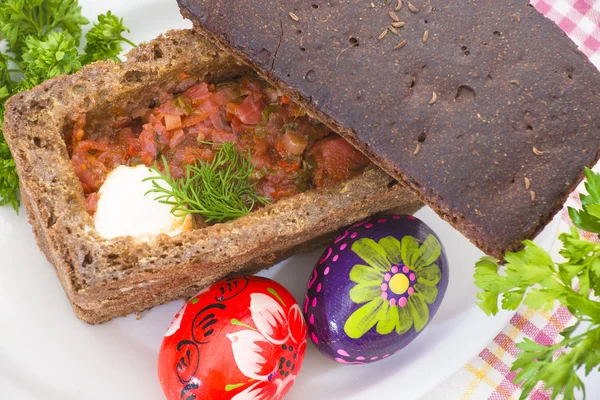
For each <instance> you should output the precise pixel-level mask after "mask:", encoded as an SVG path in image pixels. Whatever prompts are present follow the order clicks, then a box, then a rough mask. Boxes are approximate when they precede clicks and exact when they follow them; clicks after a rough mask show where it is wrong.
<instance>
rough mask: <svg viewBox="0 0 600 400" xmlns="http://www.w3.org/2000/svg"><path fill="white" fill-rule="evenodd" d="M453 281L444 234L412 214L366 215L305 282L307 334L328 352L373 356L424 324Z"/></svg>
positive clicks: (356, 358) (390, 350) (351, 358)
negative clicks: (438, 232)
mask: <svg viewBox="0 0 600 400" xmlns="http://www.w3.org/2000/svg"><path fill="white" fill-rule="evenodd" d="M447 287H448V261H447V259H446V254H445V252H444V249H443V248H442V245H441V243H440V240H439V238H438V237H437V236H436V234H435V233H434V232H433V231H432V230H431V229H430V228H429V227H428V226H427V225H425V224H424V223H423V222H422V221H420V220H419V219H417V218H415V217H413V216H404V215H386V216H380V217H373V218H368V219H366V220H364V221H362V222H359V223H357V224H355V225H353V226H351V227H350V228H348V229H347V230H346V232H344V234H343V235H341V236H339V237H338V238H337V239H335V241H334V242H333V243H332V244H331V245H330V246H329V247H328V248H327V250H325V252H324V253H323V256H322V257H321V258H320V259H319V261H318V262H317V264H316V265H315V268H314V269H313V272H312V275H311V277H310V279H309V282H308V289H307V290H306V294H305V297H304V307H303V311H304V315H305V318H306V321H308V336H309V337H310V338H311V340H312V341H313V342H314V344H315V345H316V346H317V348H318V349H319V350H320V351H321V352H322V353H323V354H324V355H325V356H326V357H328V358H331V359H334V360H336V361H338V362H340V363H344V364H366V363H371V362H375V361H378V360H381V359H384V358H387V357H389V356H390V355H392V354H394V353H396V352H397V351H399V350H401V349H402V348H404V347H405V346H406V345H408V344H409V343H410V342H411V341H412V340H414V339H415V338H416V337H417V336H418V335H419V333H421V332H422V331H423V329H424V328H425V327H426V326H427V324H428V323H429V321H430V320H431V318H433V316H434V315H435V313H436V312H437V310H438V308H439V306H440V304H441V302H442V299H443V298H444V294H445V293H446V288H447Z"/></svg>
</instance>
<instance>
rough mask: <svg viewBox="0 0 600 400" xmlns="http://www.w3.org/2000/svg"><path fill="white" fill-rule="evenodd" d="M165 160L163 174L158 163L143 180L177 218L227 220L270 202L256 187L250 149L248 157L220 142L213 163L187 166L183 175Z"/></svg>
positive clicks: (163, 160) (230, 144) (208, 220)
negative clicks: (178, 175)
mask: <svg viewBox="0 0 600 400" xmlns="http://www.w3.org/2000/svg"><path fill="white" fill-rule="evenodd" d="M162 163H163V166H164V170H165V172H164V173H163V172H161V171H160V169H159V168H158V165H156V164H155V165H154V166H153V167H152V168H151V169H152V170H153V171H154V172H155V173H156V175H157V176H153V177H150V178H146V179H144V181H152V186H153V188H152V189H151V190H149V191H148V192H146V195H148V194H151V193H155V194H158V196H157V197H156V198H155V200H157V201H159V202H161V203H163V204H169V205H171V206H173V208H172V210H171V212H172V213H173V215H176V216H178V217H182V218H185V217H187V216H188V215H189V214H198V215H200V216H202V217H203V218H204V220H205V221H206V222H224V221H228V220H231V219H235V218H239V217H242V216H244V215H246V214H249V213H250V212H252V210H253V208H254V206H255V205H256V204H267V203H268V202H269V199H268V198H266V197H262V196H260V195H259V194H258V193H257V192H256V190H255V188H254V186H255V185H256V182H253V181H252V179H251V178H252V174H253V172H254V166H253V165H252V162H251V159H250V152H248V156H247V157H245V156H243V155H241V154H240V153H239V152H238V151H237V149H236V148H235V146H234V145H233V144H232V143H223V144H221V145H220V146H219V148H218V150H217V152H216V154H215V156H214V158H213V160H212V161H211V162H204V161H196V163H194V164H189V165H187V166H186V170H185V177H183V178H174V177H173V176H172V175H171V172H170V170H169V166H168V164H167V161H166V159H165V158H164V156H163V157H162ZM165 184H166V185H165Z"/></svg>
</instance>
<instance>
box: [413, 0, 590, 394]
mask: <svg viewBox="0 0 600 400" xmlns="http://www.w3.org/2000/svg"><path fill="white" fill-rule="evenodd" d="M531 3H532V4H533V5H534V6H535V7H536V8H537V9H538V10H539V11H540V12H542V13H543V14H544V15H546V16H547V17H549V18H550V19H552V20H553V21H554V22H556V23H557V24H558V26H560V27H561V28H562V29H563V30H564V31H565V32H566V33H567V34H568V35H569V37H570V38H571V39H572V40H573V41H574V42H575V43H576V44H577V45H578V46H579V48H580V49H581V51H582V52H583V53H585V54H586V55H587V56H588V57H589V58H590V60H591V61H592V62H593V63H594V64H595V65H596V66H597V67H598V68H600V0H531ZM595 170H596V172H598V171H600V167H599V166H597V167H596V168H595ZM582 189H583V184H582V185H580V186H579V187H578V188H577V190H576V191H575V192H574V193H573V194H571V196H569V199H568V201H567V204H566V205H565V208H563V210H562V214H561V220H560V226H559V229H558V232H559V233H562V232H566V231H568V230H569V229H570V227H571V226H572V224H571V220H570V218H569V215H568V213H567V210H566V207H567V206H571V207H575V208H580V207H581V202H580V201H579V192H580V191H581V190H582ZM582 237H584V238H586V239H587V240H590V241H596V242H597V241H598V237H597V236H596V235H593V234H590V233H588V232H582ZM561 247H562V243H561V242H560V241H559V240H555V242H554V245H553V248H552V251H551V254H552V257H553V258H554V259H558V258H559V254H558V251H559V250H560V248H561ZM573 321H574V318H573V317H572V316H571V315H570V314H569V312H568V311H567V309H566V308H564V307H560V308H557V309H555V310H554V311H553V312H551V313H545V312H540V311H534V310H532V309H530V308H528V307H525V306H523V307H521V308H519V309H518V310H517V313H516V314H515V315H514V316H513V318H512V319H511V320H510V322H509V323H508V324H507V325H506V327H505V328H504V329H503V330H502V332H501V333H500V334H499V335H498V336H496V338H495V339H494V340H493V342H492V343H490V344H489V345H488V347H487V348H485V349H484V350H483V351H482V352H481V353H480V354H479V356H478V357H476V358H475V359H473V360H471V362H470V363H469V364H467V365H466V366H465V367H464V368H463V369H461V370H460V371H458V372H457V373H456V374H454V376H452V377H451V378H450V379H449V380H448V381H446V382H445V383H444V384H442V385H441V386H439V387H438V388H436V389H435V390H434V391H432V392H430V393H429V394H428V395H427V396H425V397H424V399H427V400H443V399H448V400H456V399H461V400H480V399H489V400H512V399H515V400H516V399H518V398H519V396H520V395H521V389H520V387H519V386H518V385H515V384H513V380H514V377H515V375H516V373H515V372H511V371H510V368H511V365H512V363H513V362H514V361H515V359H516V355H517V353H518V351H519V350H518V349H517V348H516V343H520V342H522V341H523V338H530V339H533V340H535V341H536V342H538V343H541V344H544V345H552V344H554V343H556V342H558V341H559V340H560V338H561V337H560V335H559V332H561V331H562V330H563V329H564V328H565V327H566V326H568V325H570V324H571V323H573ZM529 399H532V400H549V399H550V392H548V391H545V390H543V388H542V387H540V385H538V387H536V389H534V390H533V391H532V392H531V394H530V395H529Z"/></svg>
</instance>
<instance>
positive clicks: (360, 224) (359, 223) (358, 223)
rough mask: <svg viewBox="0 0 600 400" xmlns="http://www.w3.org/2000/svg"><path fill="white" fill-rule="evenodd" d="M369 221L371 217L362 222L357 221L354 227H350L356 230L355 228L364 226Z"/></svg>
mask: <svg viewBox="0 0 600 400" xmlns="http://www.w3.org/2000/svg"><path fill="white" fill-rule="evenodd" d="M370 220H371V217H369V218H367V219H365V220H362V221H359V222H357V223H355V224H354V225H352V227H353V228H357V227H359V226H363V225H364V224H366V223H367V222H369V221H370Z"/></svg>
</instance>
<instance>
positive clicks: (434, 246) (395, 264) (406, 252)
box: [344, 234, 442, 339]
mask: <svg viewBox="0 0 600 400" xmlns="http://www.w3.org/2000/svg"><path fill="white" fill-rule="evenodd" d="M351 249H352V251H353V252H354V253H355V254H356V255H358V256H359V257H360V258H361V259H362V260H363V261H364V263H365V264H357V265H354V266H353V267H352V269H351V271H350V280H351V281H352V282H354V283H356V285H354V286H353V287H352V288H351V289H350V293H349V294H350V299H351V300H352V301H353V302H354V303H356V304H363V305H362V306H361V307H360V308H358V309H357V310H356V311H354V312H353V313H352V314H351V315H350V317H349V318H348V319H347V320H346V323H345V325H344V331H345V333H346V335H348V337H350V338H352V339H359V338H361V337H362V336H363V335H364V334H365V333H367V332H368V331H369V330H370V329H371V328H373V327H374V326H376V331H377V333H379V334H380V335H387V334H389V333H391V332H392V331H394V330H395V331H396V333H397V334H398V335H402V334H404V333H406V332H408V331H409V330H410V328H411V327H413V326H414V328H415V331H416V332H420V331H421V330H422V329H423V328H424V327H425V325H427V322H428V321H429V306H428V305H431V304H433V303H434V302H435V300H436V298H437V296H438V288H437V286H436V285H437V284H438V283H439V282H440V279H441V278H442V273H441V270H440V268H439V267H438V265H436V264H435V262H436V260H437V259H438V258H439V257H440V254H441V246H440V243H439V241H438V240H437V238H436V237H435V236H434V235H432V234H429V235H428V236H427V237H426V238H425V240H424V241H423V243H422V244H419V241H417V239H415V238H414V237H412V236H404V237H403V238H402V240H401V241H399V240H398V239H396V238H394V237H393V236H387V237H384V238H382V239H380V240H379V242H376V241H374V240H372V239H368V238H362V239H359V240H357V241H356V242H354V243H353V244H352V247H351Z"/></svg>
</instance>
